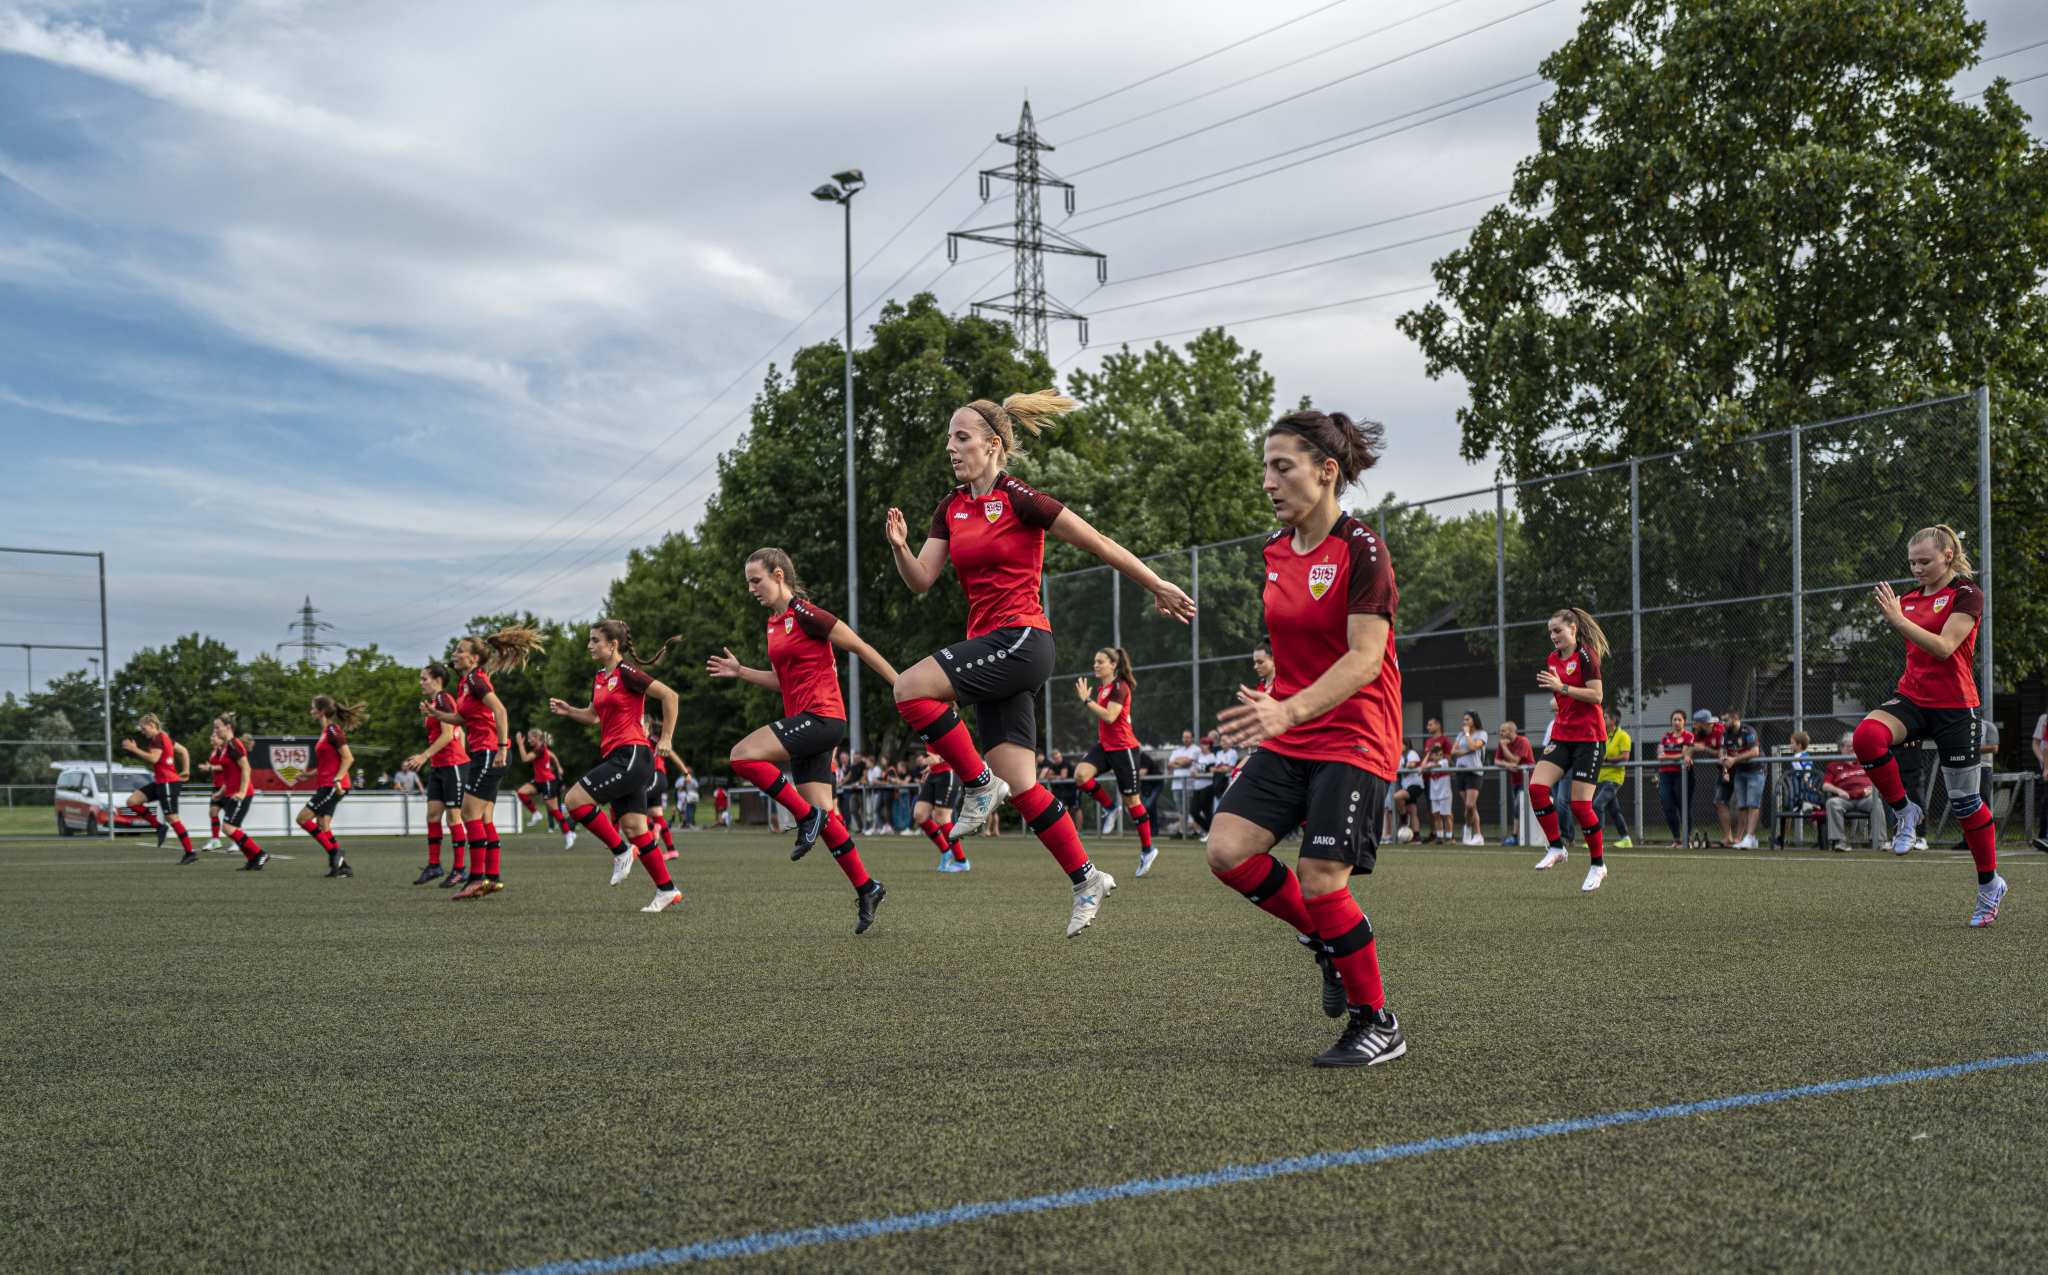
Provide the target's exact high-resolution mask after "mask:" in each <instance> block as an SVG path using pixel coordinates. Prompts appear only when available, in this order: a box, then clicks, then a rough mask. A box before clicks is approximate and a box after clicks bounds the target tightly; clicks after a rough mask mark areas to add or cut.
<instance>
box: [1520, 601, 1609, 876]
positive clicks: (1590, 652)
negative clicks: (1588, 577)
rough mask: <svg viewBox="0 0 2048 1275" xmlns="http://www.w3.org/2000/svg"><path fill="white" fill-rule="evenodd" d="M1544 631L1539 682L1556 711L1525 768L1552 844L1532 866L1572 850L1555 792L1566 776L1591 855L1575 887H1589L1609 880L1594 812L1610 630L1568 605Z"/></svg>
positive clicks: (1532, 805) (1603, 743) (1552, 863)
mask: <svg viewBox="0 0 2048 1275" xmlns="http://www.w3.org/2000/svg"><path fill="white" fill-rule="evenodd" d="M1549 633H1550V644H1551V646H1553V647H1555V648H1556V649H1555V650H1553V651H1552V652H1551V653H1550V654H1549V656H1548V657H1547V658H1546V659H1545V662H1544V668H1543V671H1542V672H1541V673H1538V674H1537V675H1536V684H1537V685H1538V686H1541V687H1542V688H1543V689H1544V690H1546V691H1549V692H1550V695H1551V698H1552V699H1553V700H1555V701H1556V714H1555V716H1553V717H1552V718H1551V722H1550V739H1549V741H1548V742H1547V743H1545V744H1544V745H1543V750H1542V752H1541V753H1539V754H1538V756H1537V758H1536V766H1535V769H1533V770H1531V771H1530V772H1529V809H1530V812H1531V813H1533V814H1534V815H1535V816H1536V822H1537V823H1539V824H1541V825H1542V827H1543V835H1544V837H1545V838H1546V839H1548V840H1549V842H1550V848H1549V849H1548V850H1546V851H1545V852H1544V854H1543V857H1542V858H1541V859H1538V860H1537V861H1536V870H1537V871H1539V872H1542V871H1545V870H1547V869H1550V868H1554V867H1556V866H1557V865H1558V864H1560V863H1563V862H1564V861H1565V860H1566V859H1568V858H1570V857H1571V854H1570V852H1569V851H1567V850H1566V849H1565V846H1564V832H1563V830H1562V828H1561V827H1560V826H1559V823H1558V818H1557V806H1556V804H1555V799H1554V797H1553V795H1552V792H1553V789H1554V788H1555V787H1556V785H1557V782H1558V780H1559V779H1561V778H1563V777H1565V776H1570V778H1571V788H1570V790H1569V792H1568V793H1567V799H1568V800H1569V801H1570V802H1571V805H1572V821H1573V822H1574V823H1576V824H1578V826H1579V830H1580V831H1581V832H1582V833H1584V834H1585V837H1586V857H1587V858H1588V859H1590V860H1591V861H1592V862H1591V863H1590V864H1589V865H1588V866H1587V868H1586V879H1585V880H1584V881H1583V882H1581V883H1580V884H1579V889H1580V890H1582V891H1585V892H1587V893H1591V892H1592V891H1594V890H1597V889H1599V888H1600V886H1601V883H1603V882H1605V881H1606V880H1607V855H1606V846H1605V843H1604V841H1603V839H1602V833H1601V829H1600V816H1599V815H1597V814H1595V813H1594V812H1593V793H1594V791H1595V789H1596V788H1597V787H1598V784H1597V782H1596V781H1597V780H1598V779H1599V775H1600V760H1601V758H1602V757H1604V756H1606V754H1607V717H1606V714H1604V713H1603V712H1602V711H1601V709H1600V701H1601V699H1602V697H1603V696H1604V694H1605V688H1604V686H1603V684H1602V682H1601V679H1600V666H1601V665H1602V664H1603V663H1605V662H1606V660H1607V652H1608V646H1607V634H1606V633H1604V632H1602V631H1601V629H1600V624H1599V622H1598V621H1596V620H1595V619H1594V618H1593V617H1592V616H1591V615H1588V614H1587V613H1586V612H1585V611H1583V610H1581V609H1579V608H1578V607H1565V608H1563V609H1562V610H1560V611H1558V612H1557V613H1556V614H1554V615H1552V616H1551V617H1550V624H1549Z"/></svg>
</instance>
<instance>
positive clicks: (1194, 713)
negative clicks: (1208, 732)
mask: <svg viewBox="0 0 2048 1275" xmlns="http://www.w3.org/2000/svg"><path fill="white" fill-rule="evenodd" d="M1188 596H1190V597H1192V598H1193V599H1194V600H1195V617H1194V619H1192V620H1190V621H1189V622H1188V720H1189V721H1190V722H1193V723H1194V726H1193V728H1192V729H1193V730H1194V732H1195V738H1196V739H1200V738H1201V737H1202V551H1201V549H1200V547H1199V546H1196V545H1189V546H1188Z"/></svg>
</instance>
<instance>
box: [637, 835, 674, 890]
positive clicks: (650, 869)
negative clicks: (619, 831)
mask: <svg viewBox="0 0 2048 1275" xmlns="http://www.w3.org/2000/svg"><path fill="white" fill-rule="evenodd" d="M633 852H634V853H635V854H637V855H639V856H640V866H641V867H643V868H645V869H647V876H648V878H649V879H650V880H652V881H653V882H654V888H655V889H657V890H673V889H675V888H676V883H675V882H674V881H673V880H671V879H670V878H669V875H668V860H667V859H664V858H662V855H661V851H659V850H657V849H655V848H654V833H653V832H652V831H651V830H650V831H648V832H643V833H641V834H640V835H639V836H637V837H635V838H633Z"/></svg>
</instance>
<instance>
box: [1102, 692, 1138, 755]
mask: <svg viewBox="0 0 2048 1275" xmlns="http://www.w3.org/2000/svg"><path fill="white" fill-rule="evenodd" d="M1095 702H1096V703H1097V704H1100V705H1102V706H1103V707H1104V708H1114V709H1116V716H1115V717H1114V718H1111V719H1110V720H1109V721H1106V722H1105V721H1103V720H1102V719H1101V718H1100V717H1098V718H1096V719H1095V742H1096V743H1098V744H1100V745H1102V746H1103V747H1104V748H1106V749H1109V750H1111V751H1115V750H1118V749H1124V748H1136V747H1137V746H1138V732H1137V731H1135V730H1133V729H1132V728H1131V688H1130V687H1128V686H1125V685H1124V684H1123V683H1122V682H1111V683H1109V684H1108V685H1107V686H1098V687H1096V688H1095Z"/></svg>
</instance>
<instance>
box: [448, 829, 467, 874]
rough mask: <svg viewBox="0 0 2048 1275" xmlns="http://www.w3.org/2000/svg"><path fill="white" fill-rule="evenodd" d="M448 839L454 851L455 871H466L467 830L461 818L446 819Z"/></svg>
mask: <svg viewBox="0 0 2048 1275" xmlns="http://www.w3.org/2000/svg"><path fill="white" fill-rule="evenodd" d="M448 840H449V843H450V844H451V846H452V847H453V849H454V853H455V858H454V865H455V871H457V872H466V871H468V870H469V831H468V829H466V828H465V827H464V826H463V823H462V820H460V819H450V820H449V821H448Z"/></svg>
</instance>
